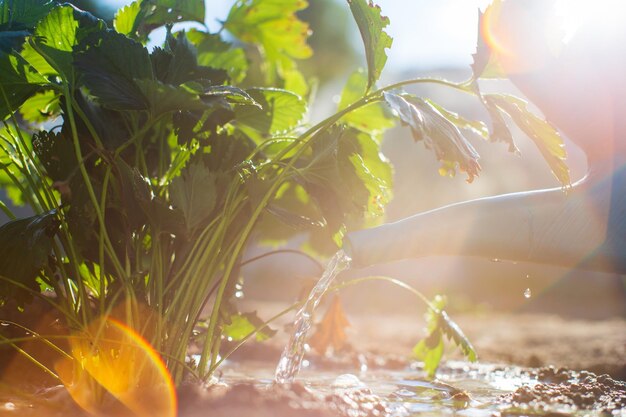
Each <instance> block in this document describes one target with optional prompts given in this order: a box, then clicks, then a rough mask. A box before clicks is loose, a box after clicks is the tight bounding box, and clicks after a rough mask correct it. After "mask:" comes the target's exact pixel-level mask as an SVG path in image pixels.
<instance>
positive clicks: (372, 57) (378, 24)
mask: <svg viewBox="0 0 626 417" xmlns="http://www.w3.org/2000/svg"><path fill="white" fill-rule="evenodd" d="M348 3H349V4H350V10H351V11H352V15H353V16H354V20H355V21H356V24H357V26H358V27H359V31H360V32H361V38H363V44H364V45H365V58H366V59H367V90H369V89H370V88H371V87H372V86H373V85H374V83H375V82H376V81H377V80H378V79H379V78H380V74H381V72H382V71H383V68H384V67H385V63H386V62H387V53H386V52H385V49H387V48H391V44H392V42H393V39H392V38H391V37H390V36H389V35H387V33H386V32H385V27H386V26H387V25H389V18H388V17H385V16H382V15H381V14H380V13H381V11H380V7H379V6H377V5H375V4H374V3H372V2H371V0H370V1H369V2H368V0H348Z"/></svg>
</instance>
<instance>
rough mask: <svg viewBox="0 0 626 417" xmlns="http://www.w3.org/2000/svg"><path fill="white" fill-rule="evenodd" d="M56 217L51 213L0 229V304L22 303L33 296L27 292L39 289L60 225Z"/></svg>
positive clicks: (19, 221) (0, 227) (6, 225)
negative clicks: (9, 302)
mask: <svg viewBox="0 0 626 417" xmlns="http://www.w3.org/2000/svg"><path fill="white" fill-rule="evenodd" d="M55 215H56V212H55V211H50V212H47V213H43V214H41V215H37V216H32V217H27V218H25V219H20V220H13V221H11V222H9V223H6V224H4V225H2V226H0V305H2V304H4V303H5V302H6V301H7V300H14V301H16V302H17V303H23V302H24V301H25V300H28V299H30V298H31V297H32V295H31V294H30V293H29V292H28V291H26V290H27V289H30V290H31V291H38V290H39V284H37V282H36V281H35V279H36V278H37V277H38V276H39V274H40V272H41V270H42V269H43V268H44V266H45V265H46V264H47V263H48V256H50V252H51V250H52V240H53V238H54V236H55V234H56V232H57V228H58V226H59V223H58V221H57V220H56V219H55ZM25 254H27V256H28V260H25V259H24V255H25ZM16 283H17V284H16Z"/></svg>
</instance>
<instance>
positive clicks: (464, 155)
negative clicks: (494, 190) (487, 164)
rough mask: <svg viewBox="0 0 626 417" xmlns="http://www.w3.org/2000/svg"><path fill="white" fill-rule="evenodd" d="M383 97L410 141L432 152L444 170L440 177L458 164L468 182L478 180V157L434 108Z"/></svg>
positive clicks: (413, 100) (405, 98) (409, 99)
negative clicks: (407, 128) (408, 131)
mask: <svg viewBox="0 0 626 417" xmlns="http://www.w3.org/2000/svg"><path fill="white" fill-rule="evenodd" d="M384 96H385V100H386V101H387V103H388V104H389V105H390V106H391V108H392V109H394V110H395V111H396V112H397V113H398V116H399V117H400V120H402V122H403V123H405V124H407V125H409V126H410V128H411V132H412V133H413V138H414V139H415V140H416V141H419V140H423V141H424V143H425V145H426V147H427V148H429V149H433V150H434V151H435V154H436V155H437V159H439V160H440V161H441V162H442V167H444V168H445V169H446V172H443V173H444V174H454V169H455V165H456V164H458V165H459V168H460V170H461V171H465V172H466V173H467V181H468V182H472V181H473V180H474V177H476V176H478V173H479V171H480V165H479V164H478V153H477V152H476V151H475V150H474V147H473V146H472V145H471V144H470V143H469V142H468V141H467V139H465V137H463V135H462V134H461V132H459V129H458V128H457V127H456V126H455V125H454V124H452V123H451V122H450V121H448V120H447V119H446V118H445V117H444V116H443V115H442V114H441V113H440V112H439V111H438V110H437V109H436V108H434V107H433V106H432V105H431V104H430V103H428V102H426V101H424V100H422V99H420V98H417V97H408V96H401V95H398V94H393V93H384ZM448 170H452V171H451V172H449V171H448Z"/></svg>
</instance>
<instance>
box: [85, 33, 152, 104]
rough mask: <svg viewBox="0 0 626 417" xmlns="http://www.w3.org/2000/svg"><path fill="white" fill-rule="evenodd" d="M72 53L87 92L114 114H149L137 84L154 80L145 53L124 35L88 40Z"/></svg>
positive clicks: (100, 36)
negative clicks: (124, 111)
mask: <svg viewBox="0 0 626 417" xmlns="http://www.w3.org/2000/svg"><path fill="white" fill-rule="evenodd" d="M82 46H83V50H82V51H80V52H77V53H75V58H74V60H75V66H76V68H78V69H79V70H80V74H81V75H82V80H83V83H84V84H85V86H86V87H87V88H88V89H89V92H90V94H91V95H92V96H94V97H95V98H96V99H97V100H98V101H99V102H100V103H101V104H102V105H103V106H105V107H107V108H110V109H114V110H148V109H149V107H150V103H149V102H148V100H147V98H146V97H145V96H144V95H143V93H142V91H141V88H140V87H139V86H138V85H137V83H136V82H135V81H136V80H153V79H154V76H153V73H152V64H151V62H150V55H149V54H148V50H147V49H146V48H144V47H143V45H141V44H140V43H139V42H136V41H134V40H132V39H130V38H127V37H126V36H124V35H121V34H119V33H116V32H112V31H107V32H103V33H99V34H97V36H94V37H93V38H90V39H88V40H87V41H86V42H85V43H84V44H83V45H82Z"/></svg>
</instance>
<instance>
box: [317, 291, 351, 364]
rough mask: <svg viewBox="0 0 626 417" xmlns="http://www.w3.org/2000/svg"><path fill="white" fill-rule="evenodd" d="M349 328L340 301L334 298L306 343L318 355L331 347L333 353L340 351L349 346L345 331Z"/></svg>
mask: <svg viewBox="0 0 626 417" xmlns="http://www.w3.org/2000/svg"><path fill="white" fill-rule="evenodd" d="M349 326H350V322H349V321H348V318H347V317H346V313H345V312H344V311H343V307H342V306H341V299H340V298H339V297H338V296H334V297H333V300H332V301H331V304H330V306H329V307H328V310H326V314H324V318H323V319H322V321H321V322H320V323H318V325H317V329H316V331H315V333H314V334H313V335H312V336H311V337H310V338H309V342H308V343H309V345H310V346H311V347H312V348H313V349H315V351H316V352H317V353H319V354H320V355H323V354H325V353H326V351H327V350H328V348H331V347H332V348H333V351H335V352H338V351H341V350H342V349H345V348H346V347H347V346H348V345H349V343H348V337H347V335H346V330H345V329H346V327H349Z"/></svg>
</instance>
